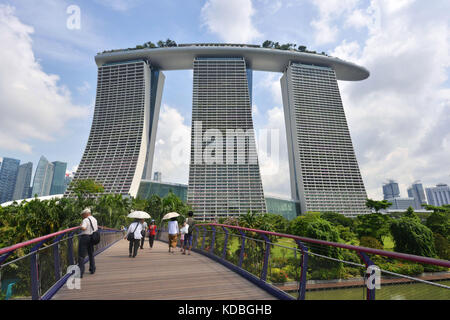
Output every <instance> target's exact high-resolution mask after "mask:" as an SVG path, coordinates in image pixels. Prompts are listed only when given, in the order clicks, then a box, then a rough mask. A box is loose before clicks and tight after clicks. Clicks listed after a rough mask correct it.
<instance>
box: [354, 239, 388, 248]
mask: <svg viewBox="0 0 450 320" xmlns="http://www.w3.org/2000/svg"><path fill="white" fill-rule="evenodd" d="M359 244H360V246H361V247H366V248H372V249H380V250H383V245H382V244H381V243H380V241H378V240H377V239H375V238H374V237H369V236H365V237H361V239H360V242H359Z"/></svg>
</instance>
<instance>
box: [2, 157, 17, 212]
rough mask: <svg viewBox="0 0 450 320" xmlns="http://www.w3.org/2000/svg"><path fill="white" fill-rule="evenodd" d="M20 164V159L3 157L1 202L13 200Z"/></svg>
mask: <svg viewBox="0 0 450 320" xmlns="http://www.w3.org/2000/svg"><path fill="white" fill-rule="evenodd" d="M19 165H20V160H17V159H12V158H3V161H2V168H1V169H0V203H3V202H6V201H10V200H12V198H13V194H14V188H15V186H16V179H17V173H18V171H19Z"/></svg>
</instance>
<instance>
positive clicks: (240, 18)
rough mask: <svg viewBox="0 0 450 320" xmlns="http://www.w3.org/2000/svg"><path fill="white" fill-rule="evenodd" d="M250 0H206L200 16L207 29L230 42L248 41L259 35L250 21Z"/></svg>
mask: <svg viewBox="0 0 450 320" xmlns="http://www.w3.org/2000/svg"><path fill="white" fill-rule="evenodd" d="M254 13H255V10H254V8H253V6H252V2H251V0H207V1H206V3H205V5H204V6H203V8H202V10H201V16H202V19H203V22H204V24H205V25H206V27H207V28H208V31H209V32H211V33H214V34H217V35H218V36H219V37H220V38H221V39H222V40H223V41H225V42H230V43H249V42H252V41H254V40H255V39H258V38H260V37H261V33H260V32H259V31H258V30H257V28H256V27H255V26H254V24H253V22H252V16H253V15H254Z"/></svg>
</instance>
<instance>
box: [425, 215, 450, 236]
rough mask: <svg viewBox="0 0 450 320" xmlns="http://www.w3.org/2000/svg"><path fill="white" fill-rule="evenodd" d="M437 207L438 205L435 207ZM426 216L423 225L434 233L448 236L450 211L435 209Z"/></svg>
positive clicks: (449, 231)
mask: <svg viewBox="0 0 450 320" xmlns="http://www.w3.org/2000/svg"><path fill="white" fill-rule="evenodd" d="M437 208H439V207H437ZM437 208H436V210H435V211H434V212H432V213H431V214H430V216H429V217H428V218H427V220H426V223H425V225H426V226H427V227H428V228H430V229H431V231H433V232H434V233H438V234H440V235H442V236H444V237H446V238H447V239H449V238H450V234H449V233H450V213H449V212H445V211H444V212H442V211H441V210H440V208H439V209H437Z"/></svg>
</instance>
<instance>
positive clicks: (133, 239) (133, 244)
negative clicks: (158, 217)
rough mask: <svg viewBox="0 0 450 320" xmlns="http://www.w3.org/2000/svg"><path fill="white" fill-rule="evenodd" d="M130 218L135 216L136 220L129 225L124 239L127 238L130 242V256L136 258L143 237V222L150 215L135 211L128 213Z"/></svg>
mask: <svg viewBox="0 0 450 320" xmlns="http://www.w3.org/2000/svg"><path fill="white" fill-rule="evenodd" d="M128 218H134V221H133V222H132V223H131V224H130V226H129V227H128V231H127V234H126V236H125V238H124V239H127V240H128V241H129V242H130V246H129V248H128V249H129V255H128V256H129V257H130V258H131V257H133V258H135V257H136V255H137V252H138V249H139V244H140V242H141V238H142V224H143V223H144V219H149V218H150V215H149V214H148V213H147V212H143V211H133V212H131V213H130V214H129V215H128Z"/></svg>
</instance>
